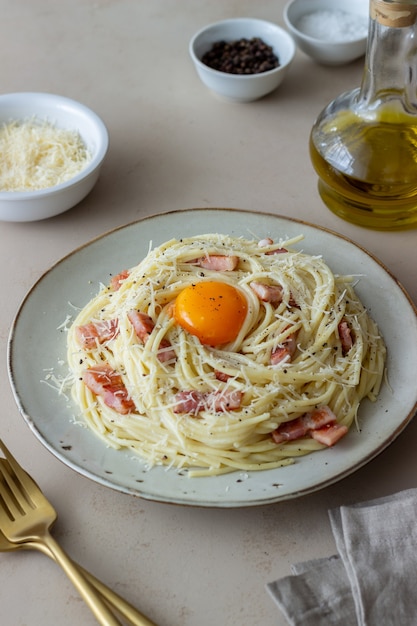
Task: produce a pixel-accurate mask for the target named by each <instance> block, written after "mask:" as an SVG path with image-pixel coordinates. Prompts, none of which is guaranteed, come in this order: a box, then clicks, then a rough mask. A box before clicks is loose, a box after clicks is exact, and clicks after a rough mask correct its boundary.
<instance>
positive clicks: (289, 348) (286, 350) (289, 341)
mask: <svg viewBox="0 0 417 626" xmlns="http://www.w3.org/2000/svg"><path fill="white" fill-rule="evenodd" d="M296 349H297V333H291V335H288V337H286V339H284V341H283V342H282V343H281V344H280V345H279V346H277V347H276V348H274V349H273V350H272V352H271V359H270V360H271V365H278V363H282V362H283V361H284V360H285V363H290V362H291V359H292V357H293V356H294V354H295V351H296Z"/></svg>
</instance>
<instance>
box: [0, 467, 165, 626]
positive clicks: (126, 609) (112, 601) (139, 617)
mask: <svg viewBox="0 0 417 626" xmlns="http://www.w3.org/2000/svg"><path fill="white" fill-rule="evenodd" d="M1 463H8V461H6V460H5V459H0V464H1ZM15 550H39V551H40V552H43V554H45V555H46V556H49V557H50V558H51V559H53V560H54V555H53V554H52V552H51V551H50V549H49V548H48V547H47V546H46V545H45V544H43V543H39V542H37V541H25V542H24V543H13V542H11V541H9V540H8V539H7V538H6V537H5V536H4V535H3V533H2V532H1V531H0V552H12V551H15ZM74 565H75V566H76V567H78V569H79V570H81V573H82V574H83V575H84V576H85V578H87V580H88V581H89V582H90V583H91V584H92V585H93V586H94V587H95V588H96V590H97V591H98V593H99V594H100V595H102V596H103V598H104V600H105V602H106V603H107V604H109V605H110V606H112V607H114V608H115V609H116V610H117V611H118V613H119V614H120V615H121V616H123V617H124V618H125V619H126V620H127V621H128V622H129V623H130V624H132V626H156V624H155V623H154V622H151V621H150V620H149V619H148V618H147V617H145V616H144V615H143V614H142V613H139V611H138V610H137V609H136V608H135V607H134V606H132V605H131V604H130V603H129V602H128V601H127V600H125V599H124V598H122V597H121V596H119V595H118V594H117V593H116V592H115V591H113V590H112V589H110V588H109V587H107V585H105V584H104V583H102V582H101V581H100V580H98V578H96V577H95V576H93V574H90V572H88V571H87V570H85V569H84V568H83V567H82V566H81V565H79V564H78V563H75V562H74Z"/></svg>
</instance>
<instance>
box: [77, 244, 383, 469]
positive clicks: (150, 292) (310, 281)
mask: <svg viewBox="0 0 417 626" xmlns="http://www.w3.org/2000/svg"><path fill="white" fill-rule="evenodd" d="M301 240H302V236H300V237H296V238H293V239H292V240H290V241H284V242H280V244H279V245H277V244H274V242H273V241H272V240H270V239H266V240H262V241H259V242H258V241H255V240H248V239H244V238H234V237H230V236H226V235H220V234H206V235H200V236H195V237H189V238H185V239H182V240H175V239H173V240H171V241H168V242H166V243H164V244H163V245H161V246H158V247H156V248H154V249H150V250H149V252H148V254H147V256H146V257H145V258H144V259H143V260H142V261H141V262H140V263H139V264H138V265H137V266H136V267H133V268H131V269H129V270H127V271H124V272H122V273H121V274H120V275H118V276H116V277H113V279H112V280H111V283H110V285H108V286H105V287H102V288H101V289H100V291H99V293H98V294H97V295H96V296H95V297H93V298H92V300H91V301H90V302H88V303H87V304H86V306H84V308H82V310H81V311H80V312H79V314H78V315H77V317H76V319H75V320H74V322H73V324H72V325H71V327H70V329H69V331H68V362H69V366H70V370H71V372H72V375H73V379H74V384H73V389H72V390H73V397H74V399H75V402H76V404H77V406H78V407H79V409H80V410H81V413H82V415H83V416H84V418H85V421H86V423H87V425H88V426H89V427H90V428H91V429H92V430H93V431H94V432H95V433H96V434H97V435H98V436H100V437H101V438H102V439H103V440H104V441H105V442H106V444H108V445H109V446H112V447H115V448H121V447H126V448H129V449H131V450H133V451H135V452H136V453H137V454H138V455H139V456H140V457H142V458H143V459H145V460H146V462H147V463H148V464H149V466H152V465H154V464H164V465H167V466H175V467H177V468H184V469H187V471H188V472H189V474H190V475H192V476H201V475H210V474H220V473H224V472H229V471H233V470H236V469H239V470H242V471H250V470H263V469H271V468H274V467H279V466H281V465H285V464H288V463H291V462H293V461H294V459H295V458H296V457H297V456H300V455H303V454H307V453H309V452H312V451H314V450H318V449H321V448H323V445H324V443H327V441H326V440H325V439H323V438H322V437H319V433H321V434H323V432H324V433H325V434H326V433H327V432H328V431H330V430H331V428H333V427H334V428H339V429H344V430H343V432H342V434H344V432H346V431H347V429H349V428H350V427H351V425H352V424H353V423H354V422H355V420H356V418H357V412H358V407H359V404H360V402H361V401H362V400H363V399H364V398H368V399H369V400H371V401H374V400H375V398H376V396H377V394H378V392H379V389H380V385H381V383H382V378H383V372H384V366H385V346H384V342H383V339H382V337H381V336H380V334H379V331H378V328H377V326H376V324H375V322H374V321H373V320H372V319H371V317H370V316H369V314H368V312H367V311H366V309H365V307H364V306H363V304H362V303H361V302H360V300H359V298H358V297H357V295H356V293H355V290H354V286H353V282H354V279H353V277H349V276H337V275H334V274H333V272H332V271H331V269H330V268H329V267H328V266H327V265H326V263H325V261H324V260H323V258H322V257H321V256H319V255H317V256H311V255H308V254H304V253H303V252H302V251H299V250H297V249H296V248H295V246H296V244H297V243H299V242H300V241H301ZM230 259H233V263H232V265H230V262H229V261H230ZM203 283H204V286H205V287H207V289H208V288H210V289H211V290H212V291H211V292H210V294H211V295H209V296H208V300H207V302H204V301H203V303H201V302H200V303H199V301H198V300H197V301H196V302H197V304H196V306H197V307H198V306H200V309H197V312H196V311H194V310H193V300H191V301H190V302H191V304H190V302H189V303H188V305H187V306H188V309H187V308H186V310H185V312H184V311H178V310H177V309H176V308H175V307H176V305H177V302H178V300H179V298H178V297H179V295H180V294H183V293H184V290H185V289H187V288H189V289H191V296H192V297H194V296H195V295H196V294H195V293H194V291H193V288H194V287H195V286H196V285H200V284H203ZM225 284H226V285H228V286H230V287H232V288H234V290H236V292H237V293H238V294H239V296H240V297H241V296H243V300H244V302H245V303H246V304H245V308H244V315H240V317H239V321H238V322H236V323H235V322H234V317H233V311H234V310H235V309H234V308H233V307H232V308H231V309H230V310H229V312H228V314H227V318H226V317H225V316H224V315H223V314H222V311H223V309H222V308H221V307H222V306H223V304H224V300H225V299H227V292H225V294H226V295H224V296H223V295H221V296H219V297H218V298H216V285H225ZM213 290H214V291H213ZM222 294H223V291H222ZM197 295H198V294H197ZM198 297H200V296H198ZM222 298H223V299H222ZM187 302H188V301H187ZM213 303H214V304H213ZM212 304H213V307H212V313H210V311H209V309H210V306H211V305H212ZM236 306H237V305H236ZM231 311H232V312H231ZM184 316H185V317H186V318H187V324H185V322H184ZM216 316H217V317H216ZM190 320H191V321H190ZM201 324H203V325H205V328H204V331H206V330H207V325H208V326H209V330H210V332H211V331H213V332H214V335H210V336H213V337H215V336H216V333H217V330H218V326H219V325H220V326H221V327H223V326H224V325H225V326H229V327H230V326H231V327H232V334H231V338H229V339H228V342H227V343H221V344H219V345H217V344H216V340H215V339H213V340H212V341H211V340H210V338H208V339H207V337H206V334H204V333H203V334H202V331H201V328H200V326H199V325H201ZM233 324H235V327H234V331H233ZM221 330H222V331H223V330H224V329H223V328H221ZM203 336H204V340H203V339H202V338H203ZM219 336H223V334H220V335H219ZM89 377H90V378H89ZM116 377H117V380H116ZM103 381H105V382H104V383H103ZM318 414H319V415H320V416H321V417H322V416H323V415H324V414H325V418H326V419H325V422H324V423H322V422H320V424H317V425H316V426H315V425H313V426H312V420H315V419H316V417H317V415H318ZM329 415H331V416H332V417H331V419H330V420H329V419H328V416H329ZM300 425H301V427H302V432H301V433H299V434H298V435H297V436H294V434H293V430H294V428H293V427H295V426H300ZM289 427H291V428H293V430H291V428H289ZM316 435H317V438H316ZM323 441H324V443H323ZM332 443H333V442H330V445H331V444H332Z"/></svg>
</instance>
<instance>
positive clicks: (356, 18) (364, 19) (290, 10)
mask: <svg viewBox="0 0 417 626" xmlns="http://www.w3.org/2000/svg"><path fill="white" fill-rule="evenodd" d="M368 21H369V6H368V2H365V1H364V0H349V2H346V0H290V1H289V2H288V3H287V4H286V6H285V8H284V22H285V25H286V27H287V29H288V31H289V32H290V34H291V35H292V37H293V38H294V41H295V43H296V44H297V46H298V48H299V49H300V50H302V52H304V53H305V54H307V55H308V56H309V57H311V58H312V59H314V61H316V62H317V63H320V64H322V65H343V64H345V63H350V62H352V61H354V60H355V59H358V58H360V57H361V56H363V55H364V54H365V51H366V43H367V39H368Z"/></svg>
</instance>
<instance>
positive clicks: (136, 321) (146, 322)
mask: <svg viewBox="0 0 417 626" xmlns="http://www.w3.org/2000/svg"><path fill="white" fill-rule="evenodd" d="M127 317H128V319H129V322H130V323H131V324H132V326H133V329H134V331H135V333H136V336H137V337H138V339H140V340H141V341H142V343H145V342H146V341H147V340H148V339H149V335H150V334H151V332H152V331H153V329H154V328H155V323H154V321H153V319H152V318H151V317H150V315H147V314H146V313H141V311H135V310H133V311H129V313H128V314H127Z"/></svg>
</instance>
